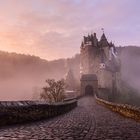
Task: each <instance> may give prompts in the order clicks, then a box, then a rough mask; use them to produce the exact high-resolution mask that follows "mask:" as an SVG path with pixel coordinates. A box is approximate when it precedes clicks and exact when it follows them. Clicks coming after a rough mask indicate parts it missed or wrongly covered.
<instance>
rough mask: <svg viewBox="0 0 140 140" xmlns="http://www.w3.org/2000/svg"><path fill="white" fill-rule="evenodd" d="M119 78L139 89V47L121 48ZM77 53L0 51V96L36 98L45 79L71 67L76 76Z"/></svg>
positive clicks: (77, 77) (10, 98)
mask: <svg viewBox="0 0 140 140" xmlns="http://www.w3.org/2000/svg"><path fill="white" fill-rule="evenodd" d="M119 54H120V59H121V78H122V80H123V81H125V82H126V83H127V84H128V85H130V86H131V87H132V88H134V89H136V90H137V91H139V93H140V48H139V47H125V48H123V49H121V53H119ZM79 64H80V56H79V55H76V56H75V57H73V58H70V59H59V60H55V61H50V62H48V61H46V60H42V59H40V58H38V57H34V56H26V55H20V54H11V53H4V52H0V67H1V69H0V100H6V101H7V100H32V99H34V100H36V99H39V94H40V92H41V89H42V87H43V86H45V80H46V79H48V78H54V79H56V80H58V79H61V78H64V77H65V74H66V73H67V72H68V70H69V69H70V68H72V70H73V73H74V76H75V78H76V80H77V81H78V80H79V71H80V69H79Z"/></svg>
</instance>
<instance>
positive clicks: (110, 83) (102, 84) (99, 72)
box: [80, 32, 116, 90]
mask: <svg viewBox="0 0 140 140" xmlns="http://www.w3.org/2000/svg"><path fill="white" fill-rule="evenodd" d="M80 53H81V71H80V72H81V76H83V75H89V76H90V75H91V74H92V75H93V74H94V75H95V76H96V77H97V81H98V87H99V88H106V89H111V90H112V88H113V87H114V83H115V82H114V77H115V74H116V68H115V66H116V64H115V61H114V60H115V59H116V58H115V57H116V56H115V55H116V54H115V46H114V44H113V43H109V42H108V40H107V38H106V36H105V34H104V32H103V34H102V36H101V39H100V41H98V39H97V37H96V33H94V34H91V35H88V36H87V37H86V36H84V39H83V41H82V43H81V50H80ZM87 77H88V76H87ZM89 79H90V78H89Z"/></svg>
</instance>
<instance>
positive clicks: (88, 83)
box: [81, 74, 98, 95]
mask: <svg viewBox="0 0 140 140" xmlns="http://www.w3.org/2000/svg"><path fill="white" fill-rule="evenodd" d="M97 91H98V80H97V76H96V75H95V74H84V75H82V77H81V95H94V94H96V93H97Z"/></svg>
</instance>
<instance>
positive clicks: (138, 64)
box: [120, 46, 140, 93]
mask: <svg viewBox="0 0 140 140" xmlns="http://www.w3.org/2000/svg"><path fill="white" fill-rule="evenodd" d="M120 58H121V77H122V80H123V81H125V82H126V83H127V84H128V85H130V86H131V87H132V88H134V89H136V90H137V91H138V92H139V93H140V48H139V47H134V46H132V47H125V48H123V49H122V51H121V57H120Z"/></svg>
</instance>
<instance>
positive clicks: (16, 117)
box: [0, 100, 77, 126]
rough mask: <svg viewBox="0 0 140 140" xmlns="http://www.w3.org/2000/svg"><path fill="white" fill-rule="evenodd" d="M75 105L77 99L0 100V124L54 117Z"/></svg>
mask: <svg viewBox="0 0 140 140" xmlns="http://www.w3.org/2000/svg"><path fill="white" fill-rule="evenodd" d="M76 106H77V100H71V101H66V102H63V103H55V104H47V103H46V102H35V101H19V102H16V101H15V102H14V101H13V102H0V126H3V125H8V124H17V123H24V122H30V121H36V120H41V119H47V118H51V117H55V116H57V115H60V114H64V113H66V112H68V111H70V110H72V109H73V108H75V107H76Z"/></svg>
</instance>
